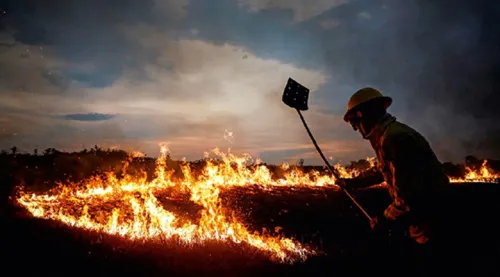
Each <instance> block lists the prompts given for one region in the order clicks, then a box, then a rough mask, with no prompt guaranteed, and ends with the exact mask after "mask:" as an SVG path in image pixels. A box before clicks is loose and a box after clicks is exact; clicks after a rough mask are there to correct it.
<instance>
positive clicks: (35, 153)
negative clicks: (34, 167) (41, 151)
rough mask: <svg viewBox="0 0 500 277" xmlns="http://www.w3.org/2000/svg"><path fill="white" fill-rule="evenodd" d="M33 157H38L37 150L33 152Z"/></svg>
mask: <svg viewBox="0 0 500 277" xmlns="http://www.w3.org/2000/svg"><path fill="white" fill-rule="evenodd" d="M33 155H35V156H38V149H36V148H35V150H33Z"/></svg>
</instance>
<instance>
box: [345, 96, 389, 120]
mask: <svg viewBox="0 0 500 277" xmlns="http://www.w3.org/2000/svg"><path fill="white" fill-rule="evenodd" d="M367 104H368V105H372V104H373V105H378V104H381V105H382V106H383V107H384V109H386V110H387V109H388V108H389V107H390V106H391V104H392V98H391V97H389V96H380V97H377V98H373V99H370V100H368V101H365V102H362V103H360V104H359V105H357V106H355V107H353V108H352V109H350V110H348V111H347V112H346V113H345V115H344V121H345V122H349V120H351V119H352V118H353V117H354V115H355V113H356V111H358V110H359V108H360V107H361V106H364V105H367Z"/></svg>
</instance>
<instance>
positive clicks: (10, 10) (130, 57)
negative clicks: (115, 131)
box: [0, 0, 157, 86]
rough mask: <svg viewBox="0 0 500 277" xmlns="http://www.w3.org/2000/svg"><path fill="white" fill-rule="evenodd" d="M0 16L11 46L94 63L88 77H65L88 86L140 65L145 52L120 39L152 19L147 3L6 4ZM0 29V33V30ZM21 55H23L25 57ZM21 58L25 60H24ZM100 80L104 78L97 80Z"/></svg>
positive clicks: (18, 0)
mask: <svg viewBox="0 0 500 277" xmlns="http://www.w3.org/2000/svg"><path fill="white" fill-rule="evenodd" d="M2 8H3V9H4V10H6V11H7V13H6V14H5V15H3V16H2V17H0V24H1V25H3V29H5V30H9V31H10V32H12V36H13V38H14V40H15V41H16V42H17V43H20V44H24V45H30V46H43V47H47V48H50V49H52V50H53V51H54V52H55V54H56V55H57V56H58V57H59V58H60V59H63V60H65V61H68V62H70V63H90V64H93V65H95V67H96V68H97V70H94V72H93V74H94V75H93V76H90V78H89V76H88V74H87V75H84V76H82V75H81V74H80V75H79V74H78V72H76V73H75V74H74V75H72V74H68V76H65V77H66V78H68V79H75V80H78V78H80V77H82V79H83V80H82V81H83V83H86V84H88V85H90V86H93V85H94V84H93V79H94V78H95V79H96V80H95V82H96V85H100V86H104V85H109V84H111V83H112V82H113V81H114V80H115V79H116V78H117V77H119V76H120V75H121V74H120V73H121V72H122V71H123V69H124V67H127V66H130V67H133V66H138V65H141V64H144V62H146V61H150V59H148V55H155V54H156V53H150V52H149V53H148V52H146V51H141V49H142V48H141V45H140V44H139V43H138V42H134V41H131V40H129V39H128V38H127V37H126V36H125V35H124V30H126V28H128V27H130V26H133V25H134V24H138V23H141V22H149V23H152V22H154V21H155V18H157V17H155V15H157V14H155V13H154V1H153V0H144V1H137V0H123V1H122V0H109V1H98V0H88V1H78V0H47V1H43V4H42V3H41V2H40V1H37V0H12V1H11V0H7V1H3V4H2ZM0 30H1V29H0ZM22 55H24V56H26V57H27V54H26V53H22ZM26 57H25V58H26ZM103 76H106V78H104V79H103ZM58 82H59V81H58Z"/></svg>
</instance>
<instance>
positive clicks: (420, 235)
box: [367, 114, 450, 243]
mask: <svg viewBox="0 0 500 277" xmlns="http://www.w3.org/2000/svg"><path fill="white" fill-rule="evenodd" d="M367 138H368V139H369V140H370V143H371V145H372V147H373V149H374V150H375V152H376V154H377V160H378V163H377V166H378V169H379V171H380V172H381V173H382V175H383V176H384V180H385V181H386V183H387V184H388V185H389V193H390V196H391V198H392V203H391V204H390V205H389V206H388V207H387V208H386V209H385V211H384V216H385V217H386V218H387V219H389V220H394V221H400V222H404V223H405V225H407V227H408V229H409V230H408V231H409V234H410V237H411V238H413V239H414V240H415V241H417V242H418V243H426V242H427V241H428V239H429V236H430V233H431V231H432V222H433V219H435V218H433V216H435V215H437V214H439V211H437V209H439V202H440V200H441V199H440V198H441V197H442V195H443V194H444V193H445V191H446V190H448V187H449V184H450V183H449V178H448V176H446V174H445V172H444V170H443V167H442V165H441V163H440V162H439V160H438V159H437V157H436V155H435V154H434V152H433V151H432V149H431V147H430V145H429V143H428V142H427V140H426V139H425V138H424V137H423V136H422V135H421V134H419V133H418V132H417V131H416V130H414V129H412V128H411V127H409V126H407V125H405V124H403V123H400V122H398V121H397V120H396V118H395V117H393V116H392V115H390V114H386V115H385V116H384V117H383V118H382V119H381V120H380V121H379V123H378V124H376V126H375V127H374V128H373V129H372V130H371V131H370V133H369V134H368V135H367Z"/></svg>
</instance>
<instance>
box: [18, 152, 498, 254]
mask: <svg viewBox="0 0 500 277" xmlns="http://www.w3.org/2000/svg"><path fill="white" fill-rule="evenodd" d="M167 152H168V149H167V148H166V146H162V149H161V156H160V158H158V159H157V160H156V171H155V176H154V178H153V179H152V180H150V179H148V176H147V174H146V173H143V174H142V175H141V176H139V177H138V176H131V175H127V174H123V176H122V177H120V178H118V177H117V176H116V175H114V174H111V173H108V174H106V175H105V176H104V177H102V176H95V177H92V178H90V179H88V180H86V181H84V182H80V183H71V184H60V185H59V186H57V187H55V188H53V189H51V190H49V191H48V192H46V193H40V194H35V193H31V192H28V191H25V190H23V189H21V190H20V191H19V193H18V197H17V199H16V200H17V202H18V203H19V204H20V205H21V206H23V207H24V208H26V209H27V210H28V211H29V213H30V214H31V215H32V216H34V217H37V218H43V219H51V220H55V221H57V222H62V223H63V224H65V225H69V226H72V227H75V228H81V229H85V230H89V231H91V232H93V233H96V234H106V235H111V236H117V237H120V238H122V239H127V240H130V241H134V242H137V243H145V242H146V243H160V244H165V243H166V242H168V243H169V244H170V243H174V244H175V245H178V244H181V245H185V246H193V245H195V244H197V245H198V244H203V245H207V244H213V243H220V242H223V243H231V244H234V245H245V247H251V248H254V249H256V250H259V251H262V252H263V253H266V254H268V255H269V257H270V258H271V259H272V260H273V261H276V262H279V263H294V262H298V261H304V260H306V259H307V258H308V257H311V256H314V255H317V254H318V253H319V251H318V250H317V249H316V248H315V247H314V246H313V245H305V244H303V243H300V242H298V241H297V240H295V239H293V238H288V237H285V235H284V233H283V232H281V228H280V227H279V226H275V228H274V230H272V231H267V232H266V231H264V232H257V231H255V230H252V229H251V226H248V225H247V224H245V223H244V222H243V221H242V219H241V216H238V215H236V212H235V211H234V209H232V208H231V207H230V206H228V205H225V203H223V201H222V200H221V199H222V198H221V194H222V193H224V192H227V191H229V190H232V189H235V188H237V189H238V190H239V191H241V190H244V193H248V194H252V192H253V191H254V190H253V189H252V188H255V187H258V188H259V191H268V192H269V193H272V191H273V188H282V189H287V190H292V189H300V188H325V187H327V188H330V189H332V190H338V187H337V186H336V185H335V179H334V178H333V177H330V176H329V175H327V174H323V173H321V172H319V171H312V172H309V173H304V172H303V171H301V170H300V169H297V168H291V167H289V166H288V165H283V167H282V168H283V170H284V171H285V174H284V176H283V178H279V179H276V178H273V176H272V174H271V172H270V170H269V168H268V167H266V166H265V165H261V164H260V163H259V162H258V161H257V162H255V163H253V164H252V165H251V166H248V163H249V161H250V157H249V156H243V157H236V156H234V155H232V154H227V153H222V152H220V151H219V150H217V149H215V150H214V151H213V153H212V154H215V156H216V157H217V158H218V160H215V159H209V160H208V161H207V164H206V165H205V166H204V168H202V169H201V170H200V171H199V172H197V170H195V169H193V168H192V167H191V166H190V164H188V163H185V164H183V165H181V171H182V173H183V174H182V175H183V177H182V178H178V177H176V176H174V171H173V170H171V169H169V168H167V166H166V159H167ZM134 155H137V154H134ZM371 164H372V166H373V160H371ZM336 167H337V169H338V170H339V172H341V175H342V176H343V177H344V178H352V177H355V176H357V175H359V174H360V173H361V172H359V171H349V170H347V169H345V168H343V167H341V166H340V165H337V166H336ZM124 172H126V167H125V169H124ZM497 178H498V175H494V174H493V173H491V172H490V171H489V170H488V169H487V165H486V164H483V166H482V167H481V169H480V170H479V171H478V172H476V171H470V172H469V173H468V174H467V175H466V176H465V178H464V179H451V181H453V182H468V181H470V182H472V181H477V180H479V181H483V182H484V181H492V180H495V179H497ZM464 180H465V181H464Z"/></svg>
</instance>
